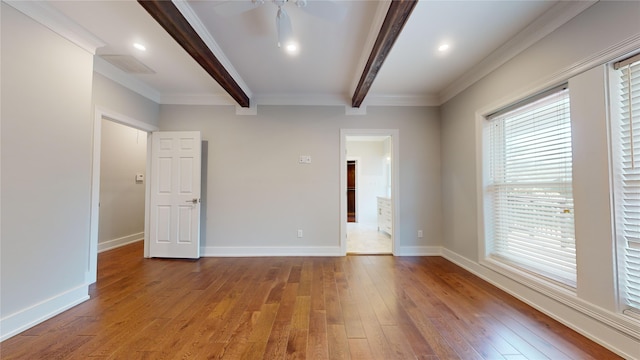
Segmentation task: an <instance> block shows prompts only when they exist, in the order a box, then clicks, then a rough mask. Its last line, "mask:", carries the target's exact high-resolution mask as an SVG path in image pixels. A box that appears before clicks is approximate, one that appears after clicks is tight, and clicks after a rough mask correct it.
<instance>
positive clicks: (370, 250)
mask: <svg viewBox="0 0 640 360" xmlns="http://www.w3.org/2000/svg"><path fill="white" fill-rule="evenodd" d="M391 247H392V245H391V236H389V235H388V234H387V233H385V232H382V231H378V224H366V223H347V253H348V254H391V252H392V249H391Z"/></svg>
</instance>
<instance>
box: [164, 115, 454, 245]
mask: <svg viewBox="0 0 640 360" xmlns="http://www.w3.org/2000/svg"><path fill="white" fill-rule="evenodd" d="M367 110H368V114H367V115H365V116H346V115H345V110H344V107H312V106H307V107H302V106H300V107H297V106H259V107H258V115H257V116H236V115H235V111H234V108H233V107H230V106H227V107H220V106H179V105H163V106H162V107H161V111H160V122H159V126H160V129H161V130H199V131H201V132H202V135H203V139H204V140H206V141H208V164H207V166H208V181H207V184H206V186H207V198H206V200H205V201H206V205H205V206H206V211H207V217H208V218H207V221H206V234H207V236H206V239H204V240H203V246H204V247H207V248H209V249H207V250H206V253H212V254H215V253H216V251H217V250H216V249H215V248H216V247H234V248H242V247H263V248H289V247H302V248H305V247H306V248H308V249H312V248H316V247H335V246H339V239H340V233H339V229H340V218H339V213H340V152H339V150H340V129H341V128H345V129H376V128H379V129H399V140H400V146H399V147H400V149H399V152H400V164H399V166H400V184H399V190H400V199H399V200H400V214H401V221H402V227H401V233H400V234H396V236H397V239H399V241H400V246H401V247H405V246H437V245H440V244H441V236H442V228H441V215H440V214H441V210H440V208H441V198H440V189H441V184H440V122H439V114H438V110H437V108H427V107H369V108H368V109H367ZM300 155H311V158H312V163H311V164H310V165H299V164H298V157H299V156H300ZM296 229H303V230H304V238H302V239H298V238H297V237H296ZM419 229H423V230H424V234H425V236H424V238H423V239H418V238H417V230H419ZM419 240H420V241H419Z"/></svg>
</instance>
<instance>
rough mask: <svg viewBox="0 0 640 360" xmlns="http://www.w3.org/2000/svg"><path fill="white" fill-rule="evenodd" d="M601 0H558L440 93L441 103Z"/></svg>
mask: <svg viewBox="0 0 640 360" xmlns="http://www.w3.org/2000/svg"><path fill="white" fill-rule="evenodd" d="M598 1H599V0H585V1H559V2H558V3H557V4H555V5H554V6H553V7H552V8H550V9H549V10H547V11H546V12H545V13H544V14H542V16H540V17H539V18H537V19H536V20H534V21H533V22H532V23H531V24H529V25H528V26H527V27H526V28H524V29H523V30H522V31H520V32H519V33H518V34H517V35H516V36H514V37H513V38H511V39H510V40H509V41H507V42H506V43H504V44H503V45H502V46H500V47H499V48H498V49H496V50H495V51H494V52H493V53H491V54H490V55H489V56H487V57H486V58H484V59H483V60H482V61H480V62H479V63H478V64H476V65H475V66H474V67H472V68H471V69H469V70H468V71H467V72H466V73H464V75H462V76H461V77H460V78H458V79H457V80H456V81H454V82H453V83H451V84H450V85H449V86H447V87H446V88H445V89H444V90H443V91H442V92H441V93H440V94H439V101H438V102H439V104H444V103H445V102H447V101H449V100H451V99H452V98H453V97H454V96H456V95H458V94H459V93H461V92H462V91H464V90H465V89H467V88H468V87H469V86H471V85H473V84H474V83H476V82H477V81H479V80H480V79H482V78H483V77H485V76H487V75H489V74H490V73H491V72H493V71H494V70H496V69H497V68H498V67H500V66H502V65H503V64H505V63H506V62H507V61H509V60H511V59H513V58H514V57H516V56H517V55H518V54H520V53H521V52H522V51H524V50H525V49H527V48H529V47H530V46H532V45H533V44H535V43H536V42H538V41H539V40H541V39H542V38H544V37H545V36H547V35H549V34H550V33H552V32H553V31H555V30H556V29H558V28H559V27H560V26H562V25H564V24H565V23H567V22H568V21H569V20H571V19H573V18H574V17H576V16H577V15H578V14H580V13H582V12H583V11H585V10H587V9H588V8H589V7H591V6H592V5H594V4H595V3H597V2H598Z"/></svg>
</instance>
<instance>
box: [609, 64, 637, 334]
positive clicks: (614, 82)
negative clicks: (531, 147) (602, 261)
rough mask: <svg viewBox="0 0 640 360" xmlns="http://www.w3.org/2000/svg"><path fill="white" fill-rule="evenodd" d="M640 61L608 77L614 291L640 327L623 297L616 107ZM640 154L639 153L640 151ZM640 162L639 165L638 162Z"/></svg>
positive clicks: (627, 314) (623, 310) (618, 67)
mask: <svg viewBox="0 0 640 360" xmlns="http://www.w3.org/2000/svg"><path fill="white" fill-rule="evenodd" d="M638 61H640V53H637V54H635V55H631V56H626V57H624V58H622V60H619V61H616V62H613V63H610V64H609V65H608V66H607V70H608V71H607V77H608V79H607V80H608V81H607V83H608V99H607V101H608V108H609V118H610V120H609V122H608V124H607V125H608V132H609V133H608V140H609V164H610V166H609V169H610V174H609V176H610V179H611V181H610V186H611V189H610V192H611V195H612V196H611V202H612V204H611V208H612V214H611V221H612V232H613V241H614V244H613V248H614V256H615V262H614V265H615V269H614V273H615V279H614V290H615V294H614V296H615V300H616V304H617V307H618V309H617V310H618V313H620V314H621V316H623V317H625V318H627V319H628V320H630V321H633V322H636V323H640V308H634V307H631V306H629V305H627V304H626V302H625V299H624V297H623V294H622V289H620V286H621V276H622V275H621V268H622V264H621V262H622V261H623V260H622V257H623V254H624V252H625V247H624V245H623V244H622V242H621V241H619V237H618V234H619V232H618V230H619V225H618V223H617V220H616V219H617V218H618V203H619V200H620V198H621V197H620V196H619V193H620V191H621V190H620V189H619V188H618V185H619V183H620V182H619V181H618V180H617V176H618V175H619V173H618V171H619V169H618V159H617V156H618V155H619V154H618V147H619V146H620V138H619V137H617V135H616V133H617V129H615V127H616V126H617V125H619V121H620V118H621V116H622V109H621V108H620V106H616V105H617V104H616V101H617V99H618V98H619V97H620V95H621V94H620V90H621V89H620V87H619V84H620V74H619V71H620V70H622V69H623V68H625V67H626V66H627V65H629V64H632V63H635V62H638ZM636 151H638V149H636ZM636 161H638V160H637V159H636Z"/></svg>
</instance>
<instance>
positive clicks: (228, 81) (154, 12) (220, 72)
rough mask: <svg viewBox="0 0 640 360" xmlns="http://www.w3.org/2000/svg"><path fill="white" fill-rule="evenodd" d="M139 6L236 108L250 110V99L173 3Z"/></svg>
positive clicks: (144, 1)
mask: <svg viewBox="0 0 640 360" xmlns="http://www.w3.org/2000/svg"><path fill="white" fill-rule="evenodd" d="M138 3H139V4H140V5H142V7H143V8H144V9H145V10H147V12H148V13H149V14H150V15H151V16H152V17H153V18H154V19H155V20H156V21H157V22H158V24H160V26H162V27H163V28H164V29H165V30H166V31H167V32H168V33H169V35H171V37H173V38H174V39H175V40H176V41H177V42H178V44H180V46H182V47H183V48H184V49H185V50H186V51H187V52H188V53H189V55H191V57H192V58H193V59H194V60H195V61H196V62H197V63H198V64H200V66H202V68H203V69H204V70H205V71H206V72H207V73H209V75H211V77H213V79H214V80H215V81H217V82H218V84H220V86H222V87H223V88H224V89H225V91H226V92H227V93H229V95H231V97H232V98H233V99H234V100H235V101H236V102H237V103H238V105H240V106H241V107H245V108H248V107H249V96H247V94H246V93H245V92H244V90H242V88H241V87H240V85H238V83H237V82H236V81H235V80H234V79H233V77H232V76H231V74H229V72H228V71H227V69H225V67H224V65H222V63H221V62H220V61H219V60H218V58H216V56H215V55H214V54H213V52H212V51H211V49H209V47H208V46H207V44H205V42H204V41H203V40H202V38H201V37H200V35H198V33H197V32H196V31H195V30H194V29H193V27H192V26H191V24H189V22H188V21H187V19H185V17H184V16H183V15H182V13H181V12H180V10H178V8H177V7H176V6H175V5H174V4H173V2H171V1H162V0H138Z"/></svg>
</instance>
